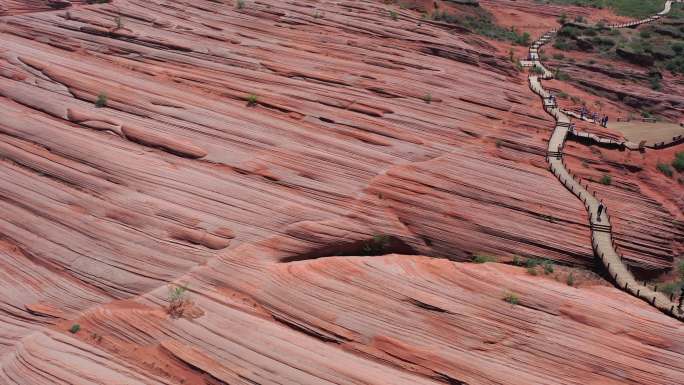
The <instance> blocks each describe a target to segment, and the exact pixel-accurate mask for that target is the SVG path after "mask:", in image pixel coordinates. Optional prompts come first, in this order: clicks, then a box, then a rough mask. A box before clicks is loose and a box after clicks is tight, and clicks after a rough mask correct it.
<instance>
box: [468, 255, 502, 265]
mask: <svg viewBox="0 0 684 385" xmlns="http://www.w3.org/2000/svg"><path fill="white" fill-rule="evenodd" d="M473 262H474V263H487V262H496V258H494V257H492V256H491V255H484V254H475V257H473Z"/></svg>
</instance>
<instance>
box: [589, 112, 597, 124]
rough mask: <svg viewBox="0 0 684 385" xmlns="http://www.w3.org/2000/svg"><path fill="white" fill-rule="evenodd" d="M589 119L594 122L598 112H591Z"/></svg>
mask: <svg viewBox="0 0 684 385" xmlns="http://www.w3.org/2000/svg"><path fill="white" fill-rule="evenodd" d="M591 120H593V121H594V123H596V121H597V120H598V113H596V112H594V113H593V114H591Z"/></svg>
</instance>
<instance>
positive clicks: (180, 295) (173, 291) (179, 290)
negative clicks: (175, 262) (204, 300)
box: [169, 285, 188, 303]
mask: <svg viewBox="0 0 684 385" xmlns="http://www.w3.org/2000/svg"><path fill="white" fill-rule="evenodd" d="M187 291H188V287H187V286H182V285H173V286H171V287H169V302H171V303H174V302H178V301H180V300H183V299H184V298H185V295H186V293H187Z"/></svg>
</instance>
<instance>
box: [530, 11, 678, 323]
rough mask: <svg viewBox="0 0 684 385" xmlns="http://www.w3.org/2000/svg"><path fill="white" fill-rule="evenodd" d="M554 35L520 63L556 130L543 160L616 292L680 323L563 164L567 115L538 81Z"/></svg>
mask: <svg viewBox="0 0 684 385" xmlns="http://www.w3.org/2000/svg"><path fill="white" fill-rule="evenodd" d="M674 2H684V0H675V1H674ZM672 3H673V1H667V2H666V3H665V9H664V10H663V11H662V12H660V13H659V14H658V15H664V14H667V13H668V12H669V11H670V9H671V6H672ZM658 18H659V17H657V18H656V17H650V18H647V19H642V20H638V21H636V22H632V23H626V24H625V25H624V26H634V25H639V24H644V23H648V22H652V21H655V20H658ZM556 32H557V31H556V30H551V31H549V32H547V33H546V34H544V35H543V36H542V37H541V38H540V39H539V40H537V41H535V42H534V43H533V44H532V46H530V55H529V59H530V60H528V61H525V62H523V65H524V66H527V67H531V66H534V67H535V68H536V71H530V76H529V84H530V88H531V89H532V91H534V92H535V93H536V94H537V95H539V96H540V97H541V98H542V101H543V105H544V110H545V111H546V112H547V113H548V114H550V115H551V116H553V117H554V119H555V120H556V127H555V129H554V130H553V134H551V138H550V139H549V146H548V152H547V157H546V159H547V161H548V163H549V169H550V170H551V172H553V174H554V175H555V176H556V177H557V178H558V180H560V182H561V183H563V185H564V186H565V187H566V188H567V189H568V190H570V191H571V192H572V193H573V194H575V196H577V198H579V199H580V200H581V201H582V203H584V206H585V207H586V209H587V211H588V212H589V221H590V225H591V243H592V246H593V249H594V252H595V254H596V255H597V256H598V257H599V258H601V261H602V262H603V265H604V266H605V268H606V270H607V271H608V273H609V274H610V276H611V277H612V278H613V280H614V281H615V283H616V284H617V285H618V286H619V287H620V289H623V290H625V291H627V292H629V293H631V294H633V295H634V296H636V297H638V298H641V299H643V300H644V301H647V302H648V303H650V304H651V305H653V306H654V307H656V308H658V309H659V310H661V311H663V312H665V313H667V314H669V315H671V316H673V317H675V318H677V319H680V320H682V321H684V313H682V312H680V311H679V309H678V308H677V303H675V302H673V301H671V300H670V298H668V297H667V296H666V295H664V294H663V293H660V292H657V291H654V290H653V289H651V288H649V287H648V286H645V285H643V284H641V283H639V282H638V281H637V280H636V279H635V278H634V275H632V273H631V272H630V271H629V269H628V268H627V266H626V265H625V264H624V263H622V256H621V255H620V254H618V252H617V251H616V248H615V243H614V241H613V237H612V226H611V218H610V214H609V212H608V210H607V209H605V206H604V210H603V212H602V213H601V215H597V213H598V208H599V205H602V202H601V200H599V199H598V198H597V197H596V195H594V194H593V193H591V192H589V190H588V189H587V186H584V185H582V183H581V181H580V179H579V178H577V177H575V176H574V175H573V174H571V173H570V172H569V171H568V169H567V167H566V166H565V162H564V161H563V146H564V144H565V140H566V139H567V138H568V136H570V135H571V125H570V116H569V115H568V114H567V113H566V112H564V111H563V110H561V109H560V108H559V107H558V105H556V103H555V101H554V100H552V99H551V98H550V96H551V94H550V92H549V91H547V90H546V89H544V87H543V86H542V83H541V81H542V80H547V79H552V78H553V73H552V72H551V71H549V70H548V69H547V68H546V67H544V65H543V64H542V63H541V61H540V57H539V49H540V48H541V47H542V46H543V45H544V44H546V43H548V42H549V41H551V39H553V37H554V36H555V34H556Z"/></svg>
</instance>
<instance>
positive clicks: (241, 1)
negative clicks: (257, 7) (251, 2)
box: [235, 0, 245, 9]
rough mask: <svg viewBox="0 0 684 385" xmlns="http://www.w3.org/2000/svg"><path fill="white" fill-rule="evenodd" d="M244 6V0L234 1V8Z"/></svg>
mask: <svg viewBox="0 0 684 385" xmlns="http://www.w3.org/2000/svg"><path fill="white" fill-rule="evenodd" d="M244 7H245V0H237V1H236V2H235V8H237V9H243V8H244Z"/></svg>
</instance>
